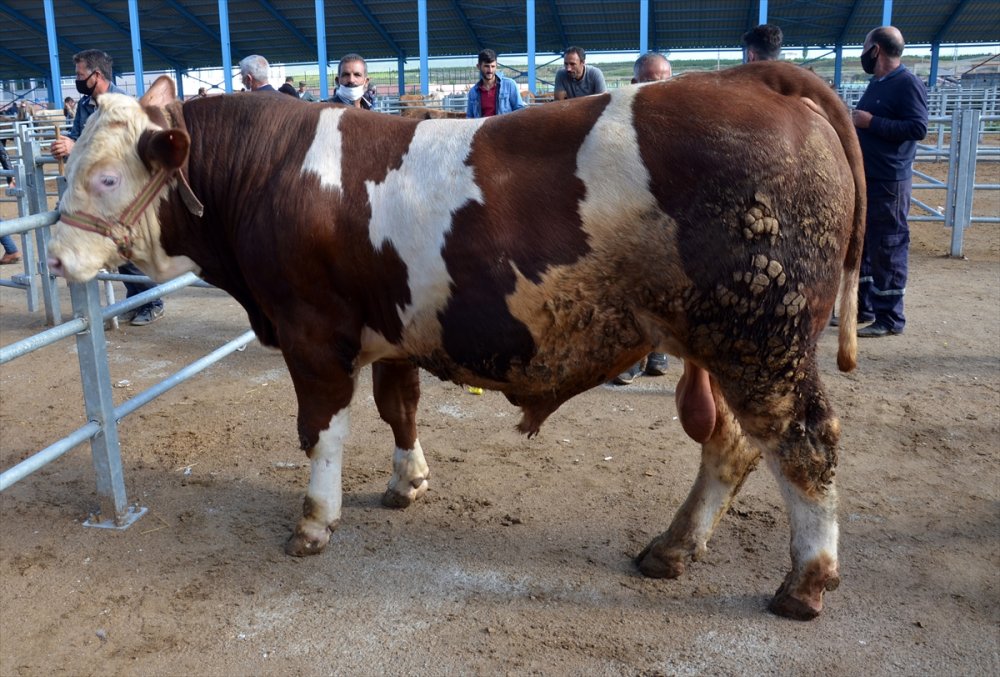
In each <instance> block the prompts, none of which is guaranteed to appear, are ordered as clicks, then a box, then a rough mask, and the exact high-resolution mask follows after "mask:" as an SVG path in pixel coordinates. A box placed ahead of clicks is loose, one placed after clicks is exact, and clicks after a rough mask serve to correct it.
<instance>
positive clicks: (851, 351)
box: [829, 98, 867, 371]
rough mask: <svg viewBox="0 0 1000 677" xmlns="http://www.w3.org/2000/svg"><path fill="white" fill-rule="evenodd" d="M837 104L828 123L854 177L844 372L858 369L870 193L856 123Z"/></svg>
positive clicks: (841, 350)
mask: <svg viewBox="0 0 1000 677" xmlns="http://www.w3.org/2000/svg"><path fill="white" fill-rule="evenodd" d="M834 101H835V103H833V102H831V107H832V108H833V110H832V111H831V113H830V116H829V120H830V123H831V124H832V125H833V128H834V129H835V130H836V131H837V136H838V137H839V138H840V144H841V146H843V148H844V155H845V156H846V157H847V163H848V164H849V165H850V167H851V174H852V176H853V178H854V214H853V215H852V220H851V235H850V237H849V238H848V240H847V248H846V250H845V252H844V269H843V272H842V273H841V278H840V335H839V337H838V341H837V343H838V348H837V367H839V368H840V370H841V371H851V370H852V369H854V368H855V367H856V366H858V281H859V279H860V277H861V252H862V248H863V247H864V244H865V213H866V211H867V192H866V188H865V167H864V160H863V159H862V157H861V145H860V144H859V143H858V135H857V132H855V131H854V123H853V122H851V116H850V113H849V112H848V110H847V107H846V106H844V105H843V103H842V102H841V101H840V99H839V98H834Z"/></svg>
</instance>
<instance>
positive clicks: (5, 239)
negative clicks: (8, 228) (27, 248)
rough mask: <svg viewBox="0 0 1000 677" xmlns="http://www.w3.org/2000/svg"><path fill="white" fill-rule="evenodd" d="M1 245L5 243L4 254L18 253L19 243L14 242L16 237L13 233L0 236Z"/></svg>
mask: <svg viewBox="0 0 1000 677" xmlns="http://www.w3.org/2000/svg"><path fill="white" fill-rule="evenodd" d="M0 245H3V253H4V254H16V253H17V245H16V244H14V237H13V236H11V235H4V236H2V237H0Z"/></svg>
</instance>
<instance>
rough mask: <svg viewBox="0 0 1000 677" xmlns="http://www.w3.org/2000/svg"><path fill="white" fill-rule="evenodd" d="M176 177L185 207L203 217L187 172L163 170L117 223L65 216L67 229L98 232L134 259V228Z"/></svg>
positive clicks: (88, 216)
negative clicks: (69, 227) (186, 175)
mask: <svg viewBox="0 0 1000 677" xmlns="http://www.w3.org/2000/svg"><path fill="white" fill-rule="evenodd" d="M174 175H176V176H177V181H178V186H177V189H178V190H179V191H180V194H181V199H182V200H183V201H184V205H185V206H186V207H187V208H188V211H190V212H191V213H192V214H194V215H195V216H201V215H202V214H203V213H204V211H205V208H204V207H203V206H202V204H201V202H200V201H199V200H198V198H197V197H196V196H195V194H194V191H192V190H191V186H190V184H188V182H187V178H186V177H185V176H184V173H183V172H181V171H180V170H178V169H171V170H169V171H168V170H166V169H159V170H157V171H156V173H155V174H153V176H152V177H150V179H149V182H148V183H147V184H146V185H145V186H143V187H142V190H140V191H139V194H138V195H136V196H135V199H133V200H132V202H131V203H129V205H128V207H126V208H125V211H123V212H122V213H121V216H119V217H118V218H117V219H115V220H114V221H109V220H107V219H105V218H102V217H100V216H96V215H94V214H88V213H87V212H76V213H64V214H62V215H61V217H60V220H61V221H62V222H63V223H65V224H66V225H67V226H73V227H74V228H79V229H80V230H86V231H88V232H91V233H98V234H99V235H103V236H105V237H107V238H109V239H110V240H111V241H112V242H114V243H115V245H116V246H117V247H118V253H119V254H121V255H122V256H123V257H124V258H126V259H128V260H131V259H132V229H133V228H134V227H135V224H136V222H137V221H138V220H139V217H141V216H142V215H143V213H144V212H145V211H146V210H147V209H149V206H150V205H151V204H152V203H153V200H155V199H156V197H157V196H158V195H159V194H160V191H161V190H162V189H163V187H164V186H165V185H167V183H168V182H169V181H170V179H172V178H173V177H174Z"/></svg>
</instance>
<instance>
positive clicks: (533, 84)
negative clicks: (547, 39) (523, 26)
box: [524, 0, 538, 94]
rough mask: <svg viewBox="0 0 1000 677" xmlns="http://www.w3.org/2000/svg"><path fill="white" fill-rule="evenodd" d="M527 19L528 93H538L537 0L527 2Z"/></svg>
mask: <svg viewBox="0 0 1000 677" xmlns="http://www.w3.org/2000/svg"><path fill="white" fill-rule="evenodd" d="M525 5H526V6H525V9H524V13H525V18H526V19H527V28H528V35H527V38H528V44H527V47H528V91H529V92H531V93H532V94H537V93H538V72H537V70H536V69H535V39H536V38H535V0H526V3H525Z"/></svg>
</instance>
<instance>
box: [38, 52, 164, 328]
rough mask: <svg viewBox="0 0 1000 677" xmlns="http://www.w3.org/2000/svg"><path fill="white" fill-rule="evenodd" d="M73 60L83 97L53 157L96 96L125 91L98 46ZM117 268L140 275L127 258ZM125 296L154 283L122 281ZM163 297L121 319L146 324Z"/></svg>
mask: <svg viewBox="0 0 1000 677" xmlns="http://www.w3.org/2000/svg"><path fill="white" fill-rule="evenodd" d="M73 63H74V64H75V66H76V91H78V92H80V94H83V97H82V98H81V99H80V101H79V102H78V103H77V104H76V115H75V116H74V117H73V126H72V127H71V128H70V130H69V132H67V133H66V135H65V136H63V137H60V138H58V139H56V140H55V141H53V142H52V146H51V152H52V155H53V157H55V158H56V159H65V158H67V157H69V154H70V153H71V152H72V151H73V146H74V145H76V140H77V139H79V138H80V135H81V134H83V128H84V127H85V126H86V124H87V120H89V119H90V116H91V115H93V114H94V113H95V112H97V99H98V97H100V96H101V95H102V94H105V93H107V92H111V93H112V94H125V93H126V92H125V90H123V89H121V88H120V87H118V86H117V85H115V83H114V82H112V81H111V77H112V65H113V62H112V60H111V56H110V55H108V54H107V53H106V52H102V51H101V50H99V49H87V50H84V51H82V52H80V53H79V54H74V55H73ZM118 272H119V273H121V274H122V275H142V274H143V273H142V271H141V270H139V269H138V268H137V267H136V265H135V264H134V263H132V262H131V261H129V262H128V263H126V264H125V265H123V266H119V267H118ZM124 284H125V292H126V297H132V296H135V295H136V294H140V293H142V292H144V291H146V290H147V289H152V288H153V286H154V285H151V284H145V283H138V282H125V283H124ZM163 312H164V310H163V299H155V300H153V301H150V302H149V303H147V304H146V305H143V306H139V307H138V308H136V309H135V310H132V311H129V312H128V313H124V314H123V315H122V319H123V320H126V321H131V324H133V325H135V326H137V327H139V326H143V325H147V324H150V323H151V322H155V321H156V320H158V319H160V318H161V317H163Z"/></svg>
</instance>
